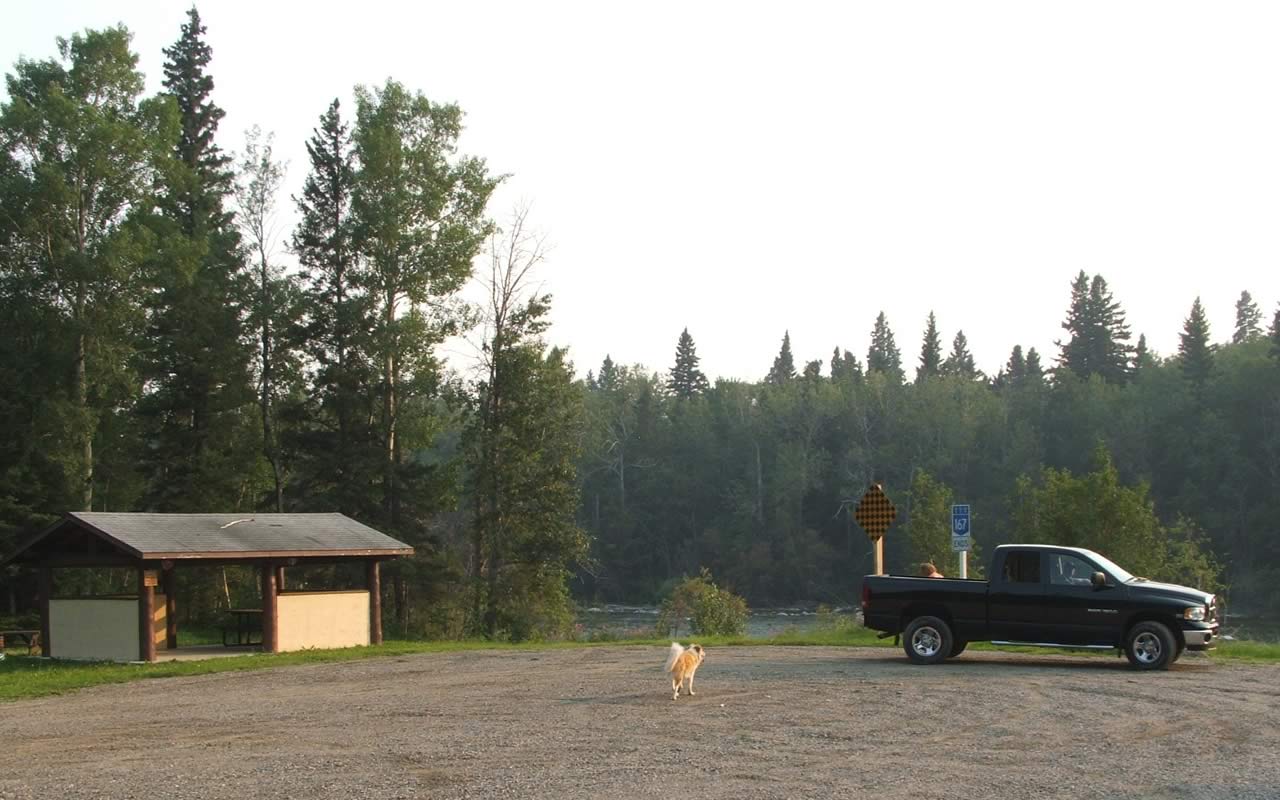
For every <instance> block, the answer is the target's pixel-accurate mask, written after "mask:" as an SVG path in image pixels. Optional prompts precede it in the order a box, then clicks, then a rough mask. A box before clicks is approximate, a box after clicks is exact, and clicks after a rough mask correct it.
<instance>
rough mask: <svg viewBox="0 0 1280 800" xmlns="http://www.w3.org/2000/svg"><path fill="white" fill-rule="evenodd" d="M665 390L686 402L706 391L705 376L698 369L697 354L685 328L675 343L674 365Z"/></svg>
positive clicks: (691, 338) (707, 385)
mask: <svg viewBox="0 0 1280 800" xmlns="http://www.w3.org/2000/svg"><path fill="white" fill-rule="evenodd" d="M667 388H668V389H670V390H671V393H672V394H674V395H675V396H676V397H679V398H680V399H682V400H688V399H689V398H691V397H696V396H698V395H700V394H702V393H703V392H705V391H707V389H708V388H709V384H708V383H707V376H706V375H704V374H703V373H702V370H700V369H698V352H697V348H696V347H695V346H694V344H693V337H692V336H690V335H689V329H688V328H685V329H684V331H683V332H682V333H681V334H680V341H678V342H677V343H676V365H675V366H674V367H672V369H671V378H670V379H669V380H668V381H667Z"/></svg>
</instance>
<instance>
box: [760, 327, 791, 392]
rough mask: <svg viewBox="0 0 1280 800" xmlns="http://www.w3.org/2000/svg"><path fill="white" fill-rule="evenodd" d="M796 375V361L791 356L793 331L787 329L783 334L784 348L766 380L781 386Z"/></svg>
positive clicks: (774, 361)
mask: <svg viewBox="0 0 1280 800" xmlns="http://www.w3.org/2000/svg"><path fill="white" fill-rule="evenodd" d="M795 377H796V363H795V360H794V359H793V358H792V356H791V331H787V332H785V333H784V334H783V336H782V349H781V350H780V351H779V352H778V356H777V358H775V359H773V368H772V369H770V370H769V374H768V375H767V376H766V377H765V382H766V383H771V384H773V385H774V386H781V385H782V384H784V383H786V382H787V381H789V380H792V379H794V378H795Z"/></svg>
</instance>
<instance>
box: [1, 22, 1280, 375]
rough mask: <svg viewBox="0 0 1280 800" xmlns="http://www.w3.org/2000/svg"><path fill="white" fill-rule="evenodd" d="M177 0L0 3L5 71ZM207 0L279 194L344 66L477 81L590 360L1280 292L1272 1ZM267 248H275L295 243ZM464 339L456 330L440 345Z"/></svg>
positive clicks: (726, 366)
mask: <svg viewBox="0 0 1280 800" xmlns="http://www.w3.org/2000/svg"><path fill="white" fill-rule="evenodd" d="M187 7H189V4H188V3H186V2H158V1H156V2H143V1H142V0H138V1H137V2H128V1H127V0H120V1H119V2H113V3H102V2H100V1H97V0H42V2H39V3H30V2H28V3H13V4H10V6H9V7H7V8H6V9H5V11H4V13H3V25H0V62H3V64H2V65H0V66H2V68H3V69H4V71H5V72H9V71H11V70H12V67H13V64H14V63H15V62H16V60H17V59H18V58H19V57H20V56H23V57H28V58H49V57H53V56H54V55H55V53H56V49H55V48H56V46H55V38H56V37H57V36H66V35H70V34H71V33H73V32H76V31H79V30H83V29H85V28H100V27H105V26H108V25H113V24H116V23H124V24H125V25H126V26H127V27H129V29H130V30H131V31H133V33H134V40H133V45H134V49H135V51H136V52H137V53H138V54H139V56H140V68H141V69H142V70H143V71H144V72H145V73H146V76H147V84H148V88H149V90H150V91H158V90H159V89H160V80H161V65H162V63H163V54H162V53H161V48H163V47H166V46H169V45H171V44H172V43H173V42H174V41H175V40H176V39H177V38H178V36H179V33H180V31H179V28H180V26H181V24H182V23H183V22H184V21H185V18H186V17H185V10H186V8H187ZM322 8H323V6H322V5H321V4H316V3H289V2H256V3H251V2H243V0H204V2H202V3H200V4H199V10H200V14H201V17H202V19H203V21H204V23H205V25H206V26H207V28H208V33H207V41H208V43H209V44H210V46H211V47H212V48H213V60H212V63H211V65H210V74H211V75H212V77H213V79H214V81H215V89H214V93H213V100H214V102H216V103H217V104H218V105H219V106H221V107H222V108H223V109H224V110H225V111H226V117H225V118H224V120H223V122H222V126H221V128H220V131H219V137H220V138H219V141H220V144H221V145H222V146H223V148H224V149H227V150H230V151H235V150H238V149H240V148H241V146H242V143H243V132H244V131H245V130H246V129H247V128H249V127H250V126H252V125H255V124H256V125H259V126H261V127H262V129H263V130H265V131H271V132H274V133H275V136H276V142H277V144H276V152H277V154H278V155H279V156H281V157H282V158H284V159H286V160H287V161H288V162H289V164H288V177H287V180H286V185H285V197H283V198H281V199H282V209H281V210H282V215H281V225H282V226H283V227H284V228H286V229H287V228H288V227H289V226H291V225H292V221H293V211H292V203H291V202H290V201H289V200H288V196H289V195H292V194H296V193H298V192H299V190H300V187H301V184H302V181H303V179H304V178H305V175H306V172H307V170H308V164H307V159H306V151H305V149H304V143H305V141H306V139H307V137H308V136H310V135H311V132H312V129H313V128H314V127H315V125H316V123H317V120H318V118H319V116H320V114H321V113H323V112H324V110H325V109H326V107H327V106H328V104H329V102H330V101H331V100H332V99H334V98H335V97H337V98H339V99H340V100H342V102H343V105H344V108H345V109H346V110H347V112H348V113H351V112H352V111H353V103H352V100H351V98H352V90H353V87H354V86H356V85H357V84H361V85H366V86H375V85H379V84H381V83H383V82H384V81H385V80H386V79H387V78H394V79H396V80H398V81H400V82H401V83H403V84H405V85H406V86H407V87H409V88H410V89H413V90H418V91H421V92H422V93H424V94H425V95H426V96H427V97H429V98H430V99H432V100H433V101H436V102H455V103H457V104H458V105H459V106H461V108H462V109H463V110H464V112H465V113H466V118H465V124H466V126H467V127H466V131H465V132H464V134H463V137H462V139H461V143H460V150H461V151H462V152H464V153H467V154H470V155H476V156H481V157H483V158H485V159H486V160H487V162H488V164H489V166H490V168H491V170H492V171H494V172H496V173H503V174H508V175H509V176H510V177H509V178H508V179H507V180H506V181H505V182H504V184H503V185H502V187H501V188H500V189H499V191H498V192H497V193H496V194H495V195H494V198H493V201H492V203H491V205H490V212H491V214H492V215H493V217H494V218H495V219H496V220H498V221H499V222H502V221H503V220H505V219H507V218H509V216H510V213H511V209H513V208H514V207H515V206H516V205H517V204H521V203H524V204H528V205H529V206H530V208H531V211H530V222H531V224H532V225H534V226H535V227H536V228H537V229H539V230H540V231H542V232H543V233H544V234H545V235H546V237H547V240H548V241H549V242H550V244H551V252H550V257H549V259H548V260H547V262H546V263H545V265H544V266H543V267H542V269H541V271H540V273H539V280H540V282H541V287H542V288H543V289H544V290H545V291H548V292H550V293H551V294H552V295H553V296H554V305H553V309H552V318H553V325H552V327H551V330H550V331H549V333H548V339H549V341H550V342H552V343H554V344H559V345H567V346H568V347H569V350H570V354H571V357H572V358H573V360H574V362H575V363H576V365H577V368H578V371H579V373H581V374H585V372H586V371H587V370H588V369H593V368H594V369H598V365H599V363H600V361H601V360H602V359H603V358H604V356H605V355H606V353H607V354H609V355H611V357H612V358H613V360H614V361H615V362H619V363H624V364H644V365H646V366H648V367H649V368H651V369H655V370H667V369H669V368H670V367H671V365H672V363H674V353H675V346H676V341H677V339H678V337H679V334H680V332H681V330H682V329H684V328H686V327H687V328H688V329H689V332H690V334H691V335H692V336H693V338H694V341H695V343H696V345H697V351H698V355H699V356H700V357H701V359H702V367H703V369H704V371H705V372H707V374H708V375H709V376H711V377H712V378H713V379H714V378H716V377H731V378H740V379H746V380H756V379H759V378H762V377H763V376H764V375H765V374H766V373H767V372H768V370H769V368H770V366H771V364H772V361H773V358H774V356H775V355H776V354H777V352H778V349H779V345H780V343H781V339H782V336H783V333H784V332H786V331H789V332H790V335H791V342H792V347H793V351H794V353H795V358H796V362H797V368H799V367H800V366H802V365H803V363H804V362H805V361H808V360H810V359H822V360H823V361H824V369H823V372H824V374H826V373H827V366H825V363H826V362H828V361H829V359H830V356H831V352H832V350H833V348H834V347H836V346H837V345H838V346H840V347H841V348H842V349H848V350H850V351H852V352H854V353H855V354H857V355H858V357H859V358H860V359H862V360H864V361H865V358H866V351H867V346H868V344H869V342H870V332H871V328H872V325H873V323H874V321H875V318H876V315H877V314H878V313H879V312H881V311H883V312H884V313H885V314H886V316H887V318H888V320H889V323H890V326H891V327H892V329H893V331H894V334H895V337H896V340H897V344H898V347H899V348H900V349H901V351H902V355H903V361H904V365H905V366H906V368H907V373H908V375H912V374H914V366H915V364H916V363H917V358H918V355H919V351H920V341H921V337H922V334H923V330H924V324H925V318H926V317H927V315H928V314H929V312H930V311H931V310H932V311H934V312H936V314H937V318H938V324H939V327H940V330H941V333H942V336H943V342H944V344H945V345H947V346H948V348H949V345H950V342H951V340H952V337H953V336H954V334H955V332H956V330H957V329H963V331H964V332H965V335H966V337H967V338H968V341H969V346H970V349H971V350H972V352H973V354H974V355H975V357H976V359H977V364H978V367H979V368H980V369H983V370H985V371H986V372H987V373H989V374H994V373H995V372H996V371H997V370H998V369H999V368H1000V366H1001V365H1002V364H1003V363H1004V362H1005V360H1006V359H1007V358H1008V355H1009V351H1010V350H1011V348H1012V347H1013V345H1015V344H1021V345H1023V347H1024V349H1026V348H1029V347H1035V348H1036V349H1037V350H1039V351H1040V353H1041V354H1042V356H1043V360H1044V362H1045V363H1046V366H1048V365H1051V364H1052V363H1053V361H1054V360H1055V358H1056V355H1057V352H1058V349H1057V347H1056V346H1055V345H1054V342H1055V340H1058V339H1060V338H1062V336H1063V333H1064V332H1063V330H1062V328H1061V322H1062V320H1063V319H1064V318H1065V314H1066V309H1067V305H1068V302H1069V293H1070V283H1071V281H1072V279H1073V278H1074V277H1075V275H1076V274H1077V273H1078V272H1079V271H1080V270H1084V271H1085V272H1087V273H1088V274H1090V275H1093V274H1102V275H1103V276H1104V277H1105V278H1106V280H1107V282H1108V284H1109V285H1110V287H1111V289H1112V291H1113V293H1114V295H1115V298H1116V299H1117V300H1118V301H1120V303H1121V305H1122V306H1123V308H1124V310H1125V312H1126V314H1127V316H1128V321H1129V323H1130V325H1131V327H1132V329H1133V333H1134V340H1135V342H1136V339H1137V336H1138V334H1139V333H1145V334H1146V336H1147V340H1148V343H1149V345H1150V346H1151V348H1152V349H1154V350H1155V351H1156V352H1158V353H1160V354H1162V355H1170V354H1172V353H1175V352H1176V350H1177V346H1178V333H1179V332H1180V331H1181V328H1182V324H1183V321H1184V320H1185V319H1186V317H1187V314H1188V312H1189V310H1190V307H1191V304H1192V302H1193V300H1194V299H1195V298H1196V297H1197V296H1199V297H1200V298H1201V299H1202V302H1203V303H1204V305H1205V308H1206V311H1207V313H1208V318H1209V321H1210V324H1211V327H1212V333H1213V337H1214V338H1215V340H1219V341H1222V340H1227V339H1229V338H1230V336H1231V331H1232V328H1233V326H1234V321H1235V302H1236V300H1237V299H1238V298H1239V296H1240V292H1241V290H1248V291H1249V292H1250V293H1251V294H1252V295H1253V297H1254V299H1255V300H1256V301H1257V302H1258V303H1259V305H1260V306H1261V307H1262V309H1263V314H1264V320H1265V321H1266V322H1267V323H1268V324H1269V323H1270V320H1271V319H1272V316H1273V314H1274V313H1275V310H1276V308H1277V303H1278V302H1280V235H1278V234H1280V227H1278V223H1280V102H1278V101H1280V48H1278V47H1276V46H1275V42H1276V41H1277V40H1278V39H1280V4H1275V3H1259V2H1240V3H1231V4H1220V3H1213V4H1210V3H1202V2H1130V3H1115V2H1071V3H1027V2H1022V1H1021V0H1020V1H1018V2H1007V3H995V2H968V3H954V2H939V3H933V2H917V3H869V2H861V3H806V2H785V3H784V2H774V3H769V4H759V3H748V2H732V3H711V2H698V3H687V2H685V3H666V2H647V3H644V4H639V3H630V4H623V3H599V2H582V3H550V2H537V3H534V2H512V3H495V2H477V1H474V0H468V2H465V3H464V2H449V3H439V2H417V3H411V4H410V3H392V2H380V1H379V0H366V1H365V2H361V3H359V4H353V5H350V6H339V5H337V4H333V5H331V6H330V7H329V8H328V9H326V10H320V11H317V9H322ZM286 257H287V256H286ZM447 349H448V354H449V356H450V360H451V363H454V364H455V365H456V366H458V367H459V368H460V369H463V370H465V368H466V363H467V361H468V359H470V358H471V357H472V356H474V350H473V348H471V347H470V346H469V345H468V344H467V343H465V342H451V343H449V345H448V348H447Z"/></svg>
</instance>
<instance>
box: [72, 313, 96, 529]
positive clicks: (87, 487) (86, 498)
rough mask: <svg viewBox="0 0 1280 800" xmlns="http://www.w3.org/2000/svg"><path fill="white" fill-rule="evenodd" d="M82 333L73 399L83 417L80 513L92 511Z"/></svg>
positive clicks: (90, 442) (90, 438)
mask: <svg viewBox="0 0 1280 800" xmlns="http://www.w3.org/2000/svg"><path fill="white" fill-rule="evenodd" d="M86 338H87V337H86V336H85V334H84V333H80V334H78V335H77V336H76V355H75V382H76V385H75V398H76V405H77V406H78V407H79V411H80V413H81V414H82V415H84V422H83V425H84V427H83V429H82V430H81V431H80V458H81V459H82V461H83V463H82V464H81V466H80V506H81V509H80V510H81V511H92V510H93V424H92V423H91V422H90V420H89V379H88V374H87V372H86V367H85V359H86V355H87V353H86V351H87V350H88V347H87V343H86V341H85V339H86Z"/></svg>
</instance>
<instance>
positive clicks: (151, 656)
mask: <svg viewBox="0 0 1280 800" xmlns="http://www.w3.org/2000/svg"><path fill="white" fill-rule="evenodd" d="M149 571H150V570H148V569H147V567H146V564H143V565H142V566H141V567H138V658H139V659H140V660H142V661H155V660H156V621H155V619H156V590H155V587H153V586H148V585H147V573H148V572H149Z"/></svg>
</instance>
